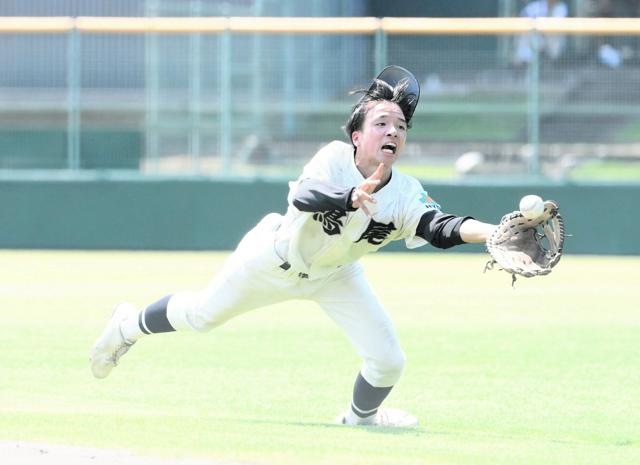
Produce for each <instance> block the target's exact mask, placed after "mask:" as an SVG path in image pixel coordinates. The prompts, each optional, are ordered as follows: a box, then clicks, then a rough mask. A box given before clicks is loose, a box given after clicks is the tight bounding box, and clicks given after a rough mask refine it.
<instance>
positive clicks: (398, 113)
mask: <svg viewBox="0 0 640 465" xmlns="http://www.w3.org/2000/svg"><path fill="white" fill-rule="evenodd" d="M351 137H352V139H353V143H354V144H355V146H356V161H357V163H358V165H359V166H362V167H363V168H365V170H366V171H369V169H370V168H372V169H373V170H375V168H376V167H377V166H378V165H379V164H380V163H384V165H385V167H387V168H390V167H391V165H393V163H394V162H395V161H396V160H397V159H398V156H399V155H400V152H402V150H403V149H404V144H405V142H406V139H407V122H406V120H405V119H404V115H403V113H402V110H401V109H400V107H399V106H398V104H396V103H393V102H389V101H388V100H381V101H378V102H372V103H371V104H370V107H369V111H368V112H367V114H366V116H365V119H364V122H363V124H362V129H361V130H359V131H354V133H353V134H352V135H351ZM371 172H373V171H371Z"/></svg>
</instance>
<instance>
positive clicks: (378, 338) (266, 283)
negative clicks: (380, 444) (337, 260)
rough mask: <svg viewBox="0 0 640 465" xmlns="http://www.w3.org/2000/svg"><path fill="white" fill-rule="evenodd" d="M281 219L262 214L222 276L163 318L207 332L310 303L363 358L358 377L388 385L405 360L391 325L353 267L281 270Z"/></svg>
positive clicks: (181, 296)
mask: <svg viewBox="0 0 640 465" xmlns="http://www.w3.org/2000/svg"><path fill="white" fill-rule="evenodd" d="M281 218H282V217H281V216H280V215H277V214H275V213H272V214H269V215H267V216H266V217H265V218H263V220H262V221H261V222H260V223H258V225H257V226H256V227H255V228H253V229H252V230H251V231H249V232H248V233H247V234H246V235H245V237H244V238H243V239H242V241H241V242H240V244H239V245H238V247H237V249H236V250H235V251H234V252H233V253H232V254H231V256H230V257H229V258H228V260H227V262H226V263H225V265H224V267H223V269H222V271H221V272H220V273H219V274H218V275H217V276H216V277H215V278H214V279H213V281H211V283H210V284H209V285H208V286H207V287H206V288H205V289H203V290H201V291H198V292H179V293H176V294H174V295H173V296H172V297H171V299H170V300H169V303H168V306H167V318H168V320H169V322H170V323H171V325H172V326H173V328H175V329H176V330H177V331H181V330H191V331H208V330H210V329H212V328H214V327H216V326H219V325H221V324H223V323H224V322H226V321H228V320H229V319H231V318H233V317H235V316H238V315H240V314H242V313H244V312H247V311H249V310H253V309H255V308H258V307H262V306H265V305H270V304H275V303H278V302H283V301H286V300H290V299H306V300H312V301H314V302H316V303H318V305H320V307H321V308H322V309H323V310H324V311H325V312H326V313H327V315H329V317H330V318H331V319H332V320H333V321H334V322H335V323H336V324H337V325H338V326H340V327H341V328H342V329H343V331H344V332H345V333H346V334H347V336H348V337H349V339H350V340H351V343H352V344H353V345H354V346H355V348H356V350H357V352H358V354H359V355H360V356H361V357H362V359H363V366H362V368H361V374H362V376H363V377H364V379H365V380H366V381H367V382H369V383H370V384H371V385H372V386H375V387H389V386H393V385H394V384H395V383H396V382H397V381H398V379H399V377H400V375H401V373H402V369H403V367H404V362H405V356H404V353H403V352H402V350H401V348H400V345H399V342H398V338H397V335H396V331H395V328H394V326H393V322H392V321H391V319H390V318H389V315H388V314H387V312H386V311H385V309H384V308H383V307H382V305H381V304H380V302H379V300H378V298H377V297H376V295H375V294H374V292H373V290H372V289H371V287H370V285H369V283H368V282H367V280H366V278H365V276H364V272H363V270H362V266H361V265H360V264H359V263H352V264H349V265H345V266H343V267H341V268H340V269H339V270H338V271H337V272H336V273H334V274H332V275H330V276H328V277H325V278H320V279H314V280H309V279H305V278H301V277H300V276H299V273H298V272H297V271H295V270H292V269H290V268H289V269H283V267H282V265H283V259H282V258H280V257H279V256H278V254H277V253H276V252H275V249H274V240H275V231H276V229H277V227H278V226H279V224H280V223H279V222H280V220H281Z"/></svg>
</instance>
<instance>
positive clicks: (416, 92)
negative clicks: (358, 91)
mask: <svg viewBox="0 0 640 465" xmlns="http://www.w3.org/2000/svg"><path fill="white" fill-rule="evenodd" d="M376 79H378V80H380V81H384V82H386V83H387V84H389V85H390V86H391V87H395V86H397V85H398V83H400V81H403V80H404V81H406V82H407V88H406V89H405V91H404V94H405V95H407V96H408V97H410V98H409V99H407V100H408V102H409V109H408V114H406V115H404V116H405V118H407V122H409V121H410V120H411V118H412V117H413V112H414V111H415V110H416V107H417V106H418V100H419V99H420V83H419V82H418V80H417V79H416V77H415V76H414V75H413V74H412V73H411V71H409V70H407V69H405V68H403V67H402V66H397V65H390V66H387V67H386V68H384V69H383V70H382V71H381V72H380V74H378V77H376ZM374 82H375V81H374ZM374 87H375V84H374V83H372V84H371V86H370V87H369V90H372V89H373V88H374Z"/></svg>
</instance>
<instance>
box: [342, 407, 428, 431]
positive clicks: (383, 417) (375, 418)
mask: <svg viewBox="0 0 640 465" xmlns="http://www.w3.org/2000/svg"><path fill="white" fill-rule="evenodd" d="M336 423H338V424H339V425H348V426H384V427H398V428H413V427H415V426H418V419H417V418H416V417H414V416H413V415H411V414H410V413H408V412H405V411H403V410H399V409H395V408H381V409H379V410H378V413H376V414H375V415H371V416H370V417H366V418H360V417H358V416H357V415H355V414H353V413H352V412H351V409H349V410H347V411H346V412H344V413H343V414H342V415H340V416H339V417H338V418H336Z"/></svg>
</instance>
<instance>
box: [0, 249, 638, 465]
mask: <svg viewBox="0 0 640 465" xmlns="http://www.w3.org/2000/svg"><path fill="white" fill-rule="evenodd" d="M224 257H225V254H223V253H208V252H207V253H204V252H201V253H169V252H167V253H146V252H62V251H61V252H53V251H51V252H45V251H1V252H0V260H1V261H2V263H3V267H2V270H3V271H2V276H1V279H0V286H1V288H2V297H3V299H2V306H1V307H0V318H1V321H2V331H0V347H1V349H0V350H1V354H2V356H1V359H0V360H1V361H0V439H15V440H29V441H43V442H48V443H56V444H73V445H82V446H91V447H100V448H117V449H128V450H132V451H135V452H136V453H139V454H146V455H151V456H159V457H194V458H206V459H215V460H219V461H234V462H244V463H256V464H285V465H287V464H302V465H316V464H340V465H355V464H363V465H364V464H367V465H370V464H381V465H382V464H385V465H386V464H393V465H403V464H456V465H467V464H468V465H482V464H487V465H500V464H505V465H513V464H523V465H534V464H536V465H537V464H539V465H551V464H558V465H560V464H562V465H567V464H570V465H583V464H593V465H603V464H613V465H625V464H628V465H637V464H638V463H640V395H639V393H640V351H639V350H638V347H639V341H640V310H639V307H638V302H639V301H640V287H639V286H638V277H639V271H640V257H587V256H566V257H565V258H563V261H562V262H561V263H560V264H559V266H558V267H557V268H556V270H555V271H554V272H553V273H552V274H551V275H549V276H546V277H542V278H537V279H521V280H519V281H518V282H517V283H516V288H515V290H514V289H512V288H511V286H510V278H509V276H508V275H506V274H505V273H503V272H498V271H493V272H490V273H487V274H482V269H483V266H484V263H485V261H486V256H484V255H480V254H469V255H464V254H455V253H451V252H446V253H433V254H391V253H389V254H377V255H376V256H372V257H368V258H367V259H366V260H365V265H366V268H367V270H368V275H369V278H370V280H371V282H372V283H373V285H374V287H375V288H376V290H377V292H378V294H379V295H380V297H381V298H382V299H383V301H384V302H385V303H386V305H387V308H388V310H389V312H390V313H391V314H392V316H393V318H394V320H395V322H396V325H397V329H398V333H399V334H400V337H401V341H402V344H403V348H404V350H405V352H406V353H407V357H408V362H407V367H406V371H405V373H404V375H403V377H402V379H401V381H400V383H399V384H398V385H397V386H396V388H395V389H394V391H393V392H392V393H391V395H390V397H389V399H388V401H387V403H386V404H387V405H389V406H394V407H398V408H402V409H406V410H409V411H410V412H412V413H414V414H416V415H417V416H418V417H419V418H420V420H421V427H420V428H418V429H407V430H389V429H370V428H369V429H367V428H348V427H341V426H337V425H333V424H332V421H333V418H334V417H335V416H336V415H337V414H338V413H339V412H340V411H341V410H342V409H344V408H345V407H346V406H347V404H348V402H349V400H350V396H351V387H352V382H353V379H354V376H355V375H356V373H357V371H358V368H359V363H360V362H359V360H358V358H357V356H356V354H355V353H354V351H353V350H352V348H351V346H350V344H349V342H348V341H347V339H346V338H345V337H344V336H343V335H342V333H341V332H340V331H339V330H338V329H337V328H336V327H335V326H334V325H333V324H332V323H331V322H330V321H329V319H328V318H327V317H326V316H325V315H323V314H322V312H321V310H319V309H318V308H317V307H316V306H315V305H313V304H311V303H306V302H300V301H294V302H290V303H287V304H284V305H279V306H275V307H268V308H265V309H261V310H257V311H255V312H253V313H249V314H247V315H244V316H241V317H239V318H237V319H235V320H233V321H231V322H229V323H228V324H227V325H226V326H223V327H221V328H219V329H216V330H214V331H212V332H210V333H207V334H195V333H180V334H177V333H175V334H168V335H159V336H153V337H149V338H146V339H144V340H142V341H140V342H139V343H138V344H137V345H136V346H135V347H134V348H133V349H132V351H131V352H130V353H129V354H127V355H126V356H125V358H124V359H123V363H122V365H121V366H119V367H117V368H116V369H115V370H114V372H113V373H112V375H111V376H110V377H109V378H107V379H105V380H95V379H93V378H92V376H91V373H90V370H89V364H88V355H89V350H90V348H91V345H92V344H93V341H94V340H95V338H96V337H97V336H98V334H99V333H100V331H101V330H102V328H103V326H104V324H105V322H106V319H107V318H108V315H109V314H110V312H111V307H112V306H113V304H115V303H117V302H118V301H120V300H123V299H126V300H130V301H132V302H133V303H135V304H137V305H143V304H147V303H149V302H151V301H153V300H155V299H156V298H158V297H162V296H163V295H165V294H167V293H171V292H174V291H177V290H182V289H195V288H198V287H200V286H204V285H205V284H206V283H207V281H208V280H209V279H210V277H211V276H212V275H213V273H214V272H215V271H216V270H217V269H219V268H220V266H221V263H222V260H223V259H224Z"/></svg>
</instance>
